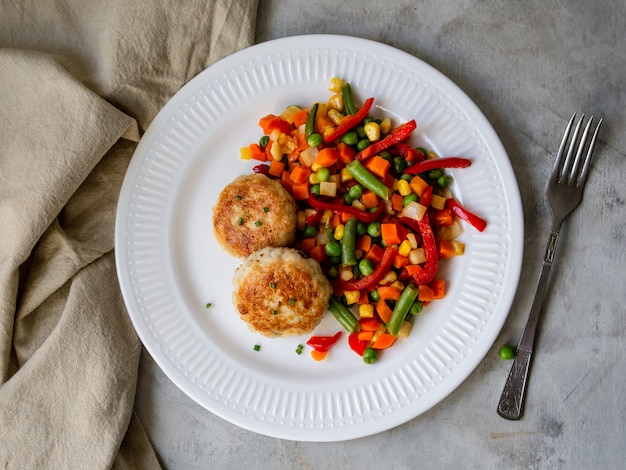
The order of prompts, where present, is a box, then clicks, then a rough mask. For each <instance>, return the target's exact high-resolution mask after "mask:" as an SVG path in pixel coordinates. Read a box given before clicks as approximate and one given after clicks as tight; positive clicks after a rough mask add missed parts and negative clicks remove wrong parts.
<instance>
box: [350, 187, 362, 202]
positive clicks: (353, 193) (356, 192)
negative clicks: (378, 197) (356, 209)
mask: <svg viewBox="0 0 626 470" xmlns="http://www.w3.org/2000/svg"><path fill="white" fill-rule="evenodd" d="M348 194H349V195H350V197H351V198H352V199H358V198H360V197H361V196H363V188H362V187H361V185H360V184H355V185H354V186H352V187H351V188H350V189H349V190H348Z"/></svg>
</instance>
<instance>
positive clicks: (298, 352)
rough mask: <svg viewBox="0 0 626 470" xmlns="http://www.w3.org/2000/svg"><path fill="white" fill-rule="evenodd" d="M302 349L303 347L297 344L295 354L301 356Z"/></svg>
mask: <svg viewBox="0 0 626 470" xmlns="http://www.w3.org/2000/svg"><path fill="white" fill-rule="evenodd" d="M303 348H304V346H303V345H301V344H299V345H298V347H297V348H296V354H302V349H303Z"/></svg>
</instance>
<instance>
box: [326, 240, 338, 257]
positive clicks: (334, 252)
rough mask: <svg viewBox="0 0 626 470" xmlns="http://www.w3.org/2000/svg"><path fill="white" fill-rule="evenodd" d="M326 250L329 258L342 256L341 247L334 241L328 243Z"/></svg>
mask: <svg viewBox="0 0 626 470" xmlns="http://www.w3.org/2000/svg"><path fill="white" fill-rule="evenodd" d="M324 250H326V254H327V255H328V256H331V257H332V256H341V245H340V244H339V242H335V241H332V242H328V243H326V246H325V247H324Z"/></svg>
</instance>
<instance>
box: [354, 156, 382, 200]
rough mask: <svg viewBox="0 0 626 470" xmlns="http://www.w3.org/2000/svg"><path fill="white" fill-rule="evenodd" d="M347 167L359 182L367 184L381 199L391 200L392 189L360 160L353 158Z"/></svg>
mask: <svg viewBox="0 0 626 470" xmlns="http://www.w3.org/2000/svg"><path fill="white" fill-rule="evenodd" d="M346 168H347V169H348V171H349V172H350V174H351V175H352V176H353V177H354V179H355V180H357V182H358V183H360V184H361V185H363V186H365V187H366V188H367V189H369V190H370V191H372V192H373V193H374V194H376V195H377V196H378V197H380V198H381V199H383V200H385V201H388V200H389V198H390V197H391V191H390V189H389V188H388V187H387V185H385V183H383V182H382V181H380V180H379V179H378V178H376V176H374V174H373V173H371V172H370V171H369V170H368V169H367V168H365V167H364V166H363V165H362V164H361V162H360V161H358V160H352V161H351V162H350V163H348V164H347V165H346Z"/></svg>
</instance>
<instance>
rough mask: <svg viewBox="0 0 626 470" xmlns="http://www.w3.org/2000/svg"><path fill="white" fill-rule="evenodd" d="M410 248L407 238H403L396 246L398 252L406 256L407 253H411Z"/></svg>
mask: <svg viewBox="0 0 626 470" xmlns="http://www.w3.org/2000/svg"><path fill="white" fill-rule="evenodd" d="M411 249H412V248H411V242H410V241H409V240H404V241H403V242H402V243H400V246H399V247H398V254H399V255H400V256H406V257H407V258H408V256H409V253H411Z"/></svg>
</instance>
